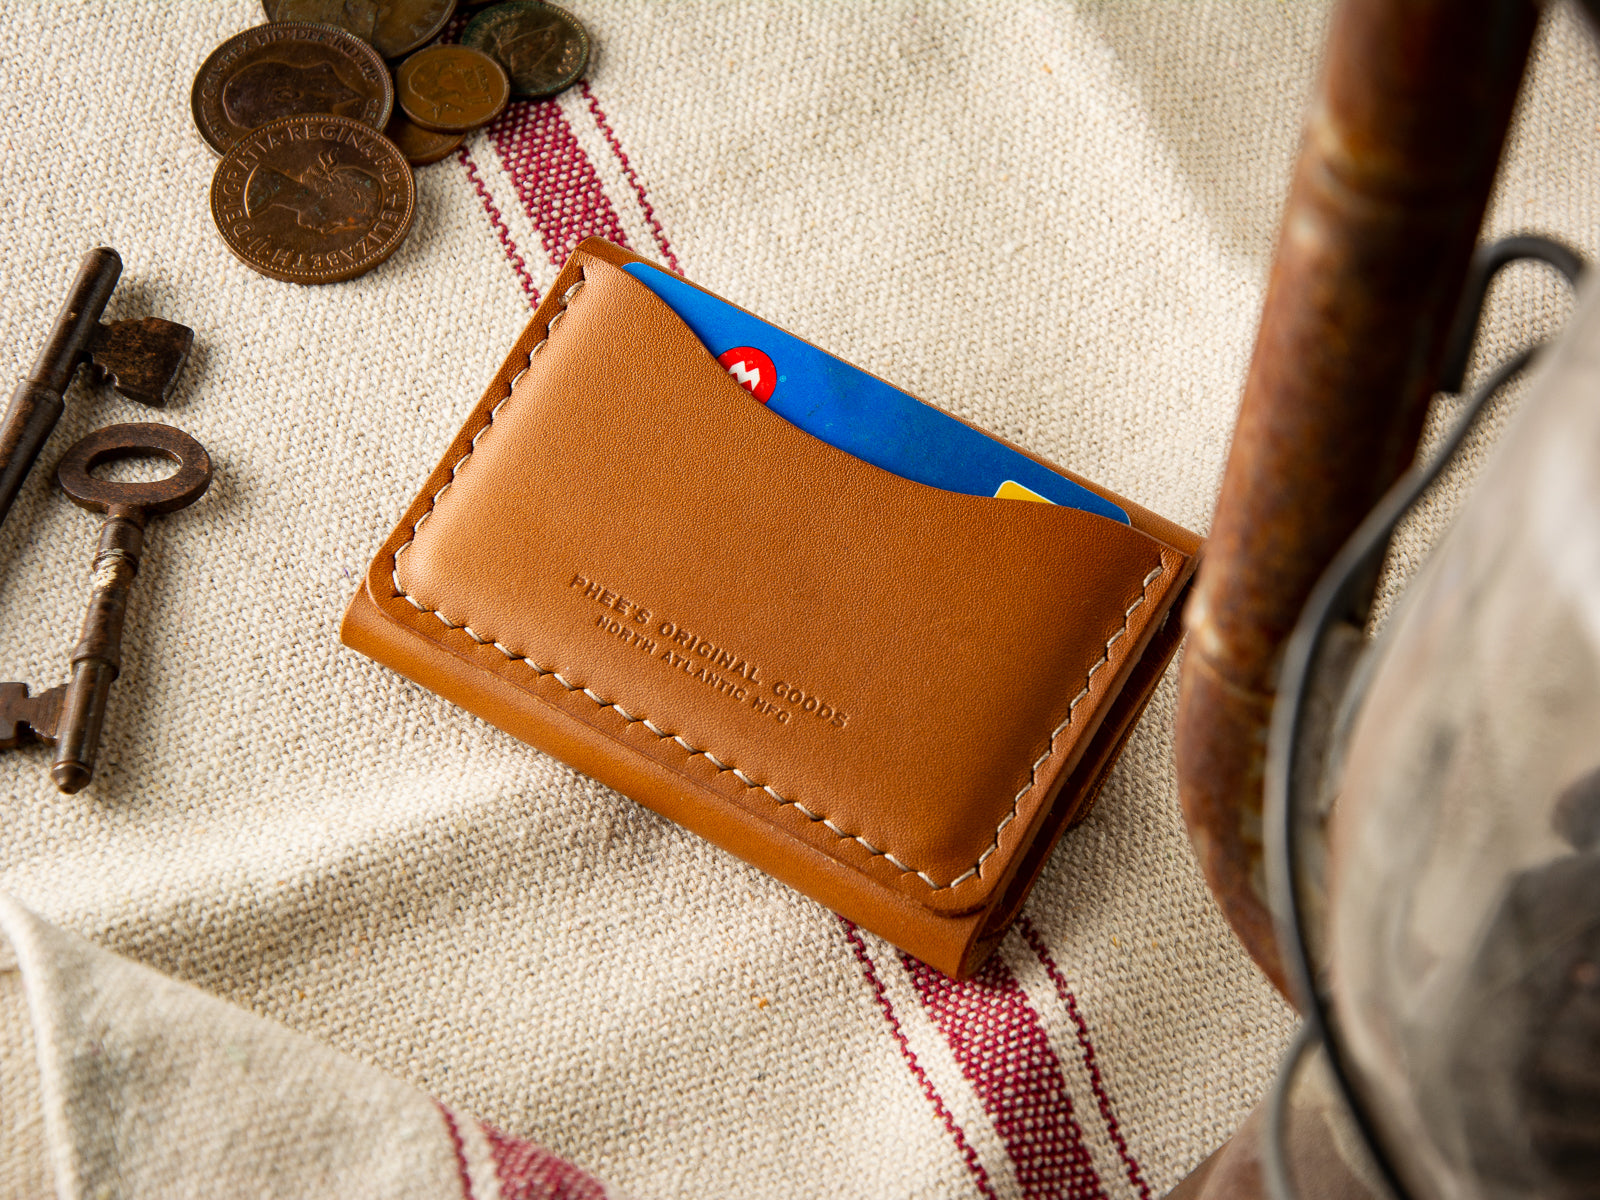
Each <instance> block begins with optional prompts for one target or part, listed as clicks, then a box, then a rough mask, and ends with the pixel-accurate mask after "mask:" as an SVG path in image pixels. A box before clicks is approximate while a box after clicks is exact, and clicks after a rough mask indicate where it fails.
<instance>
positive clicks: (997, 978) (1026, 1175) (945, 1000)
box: [901, 954, 1106, 1200]
mask: <svg viewBox="0 0 1600 1200" xmlns="http://www.w3.org/2000/svg"><path fill="white" fill-rule="evenodd" d="M901 962H902V963H903V964H904V965H905V969H906V973H907V974H908V975H910V976H911V982H912V983H913V984H914V985H915V986H916V989H917V995H918V996H919V997H920V998H921V1000H922V1006H923V1008H924V1009H925V1010H926V1011H927V1013H928V1016H929V1018H930V1019H931V1020H932V1021H933V1023H934V1025H935V1026H937V1027H938V1029H939V1032H940V1033H942V1034H943V1035H944V1038H945V1041H947V1042H948V1043H949V1044H950V1051H951V1053H952V1054H953V1055H955V1060H956V1062H957V1063H958V1064H959V1065H960V1067H961V1073H962V1074H963V1075H965V1076H966V1077H967V1081H968V1082H969V1083H971V1084H972V1088H973V1091H975V1092H977V1093H978V1098H979V1099H980V1100H981V1101H982V1102H983V1107H984V1110H985V1111H986V1112H987V1113H988V1114H989V1119H990V1120H991V1121H993V1122H994V1128H995V1132H996V1133H997V1134H999V1135H1000V1140H1001V1142H1002V1143H1004V1145H1005V1148H1006V1152H1007V1153H1008V1154H1010V1156H1011V1162H1012V1165H1013V1166H1014V1167H1015V1168H1016V1173H1017V1183H1018V1184H1019V1185H1020V1187H1021V1188H1022V1195H1023V1196H1024V1197H1028V1198H1030V1200H1031V1198H1033V1197H1038V1198H1040V1200H1043V1198H1044V1197H1051V1198H1056V1197H1068V1198H1070V1200H1091V1198H1094V1200H1104V1198H1105V1195H1106V1192H1105V1188H1104V1186H1103V1185H1102V1184H1101V1182H1100V1176H1099V1175H1097V1174H1096V1173H1095V1169H1094V1161H1093V1159H1092V1158H1091V1157H1090V1155H1089V1148H1088V1147H1087V1146H1085V1145H1084V1143H1083V1130H1082V1128H1080V1127H1079V1125H1078V1122H1077V1119H1076V1118H1075V1117H1074V1116H1073V1115H1072V1095H1071V1093H1070V1092H1068V1090H1067V1080H1066V1076H1064V1075H1063V1074H1062V1072H1061V1060H1060V1059H1058V1058H1057V1057H1056V1052H1055V1051H1054V1050H1052V1049H1051V1048H1050V1038H1049V1036H1048V1035H1047V1034H1046V1033H1045V1031H1044V1026H1043V1024H1041V1023H1040V1021H1039V1014H1038V1013H1036V1012H1034V1011H1033V1006H1032V1005H1031V1004H1029V1003H1028V997H1027V994H1026V993H1025V992H1024V991H1023V990H1022V985H1021V984H1020V983H1018V982H1017V979H1016V976H1014V975H1013V974H1012V973H1011V969H1010V968H1009V967H1007V966H1006V965H1005V963H1004V962H1003V961H1002V960H1001V959H1000V958H999V957H998V956H994V957H991V958H990V959H989V961H988V962H986V963H985V964H984V965H983V968H982V970H980V971H979V972H978V973H977V975H975V976H973V977H972V978H971V979H965V980H956V979H951V978H950V977H949V976H948V975H945V974H944V973H943V972H940V971H936V970H934V969H933V968H932V967H930V966H928V965H927V964H926V963H921V962H918V961H917V960H916V959H914V958H912V957H911V956H910V955H908V954H903V955H901Z"/></svg>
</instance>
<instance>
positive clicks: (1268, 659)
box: [1177, 0, 1537, 989]
mask: <svg viewBox="0 0 1600 1200" xmlns="http://www.w3.org/2000/svg"><path fill="white" fill-rule="evenodd" d="M1536 18H1537V9H1536V7H1535V5H1534V4H1532V3H1531V2H1530V0H1344V3H1343V4H1342V5H1341V6H1340V8H1339V10H1338V11H1337V13H1336V14H1335V16H1334V19H1333V24H1332V28H1331V33H1330V39H1329V44H1328V50H1327V60H1326V64H1325V67H1324V73H1323V77H1322V80H1321V83H1320V85H1319V88H1318V91H1317V94H1316V96H1315V98H1314V100H1313V103H1312V107H1311V110H1310V113H1309V115H1308V118H1307V125H1306V132H1305V143H1304V146H1303V149H1302V152H1301V156H1300V160H1299V163H1298V165H1297V167H1296V171H1295V177H1294V182H1293V185H1292V189H1291V192H1290V196H1289V201H1288V205H1287V208H1286V210H1285V213H1284V218H1283V225H1282V230H1281V234H1280V243H1279V247H1278V253H1277V258H1276V260H1275V262H1274V264H1273V269H1272V276H1271V279H1270V281H1269V284H1268V288H1267V296H1266V303H1265V309H1264V311H1263V314H1262V320H1261V327H1260V332H1259V334H1258V338H1257V342H1256V349H1255V354H1254V357H1253V359H1252V362H1251V366H1250V373H1249V377H1248V379H1247V381H1246V384H1245V391H1244V398H1243V402H1242V405H1241V408H1240V413H1239V420H1238V425H1237V429H1236V432H1235V440H1234V444H1233V448H1232V450H1231V452H1230V455H1229V459H1228V467H1227V472H1226V475H1225V477H1224V480H1223V484H1222V493H1221V496H1220V498H1219V500H1218V505H1217V512H1216V517H1215V520H1214V522H1213V524H1212V530H1211V539H1210V542H1209V544H1208V547H1207V550H1206V558H1205V560H1204V561H1203V562H1202V563H1201V566H1200V572H1199V576H1198V581H1197V583H1196V588H1195V596H1194V600H1193V601H1192V602H1191V604H1190V607H1189V610H1188V613H1187V615H1186V620H1187V624H1188V627H1189V630H1190V639H1189V646H1188V651H1187V654H1186V656H1185V660H1184V668H1183V676H1182V681H1181V684H1180V696H1179V712H1178V729H1177V739H1178V742H1177V755H1178V784H1179V795H1180V799H1181V802H1182V804H1183V809H1184V816H1185V819H1186V821H1187V822H1188V826H1189V832H1190V837H1191V839H1192V840H1193V842H1194V846H1195V852H1196V854H1197V855H1198V857H1199V859H1200V863H1201V866H1202V869H1203V870H1204V872H1205V876H1206V879H1207V882H1208V883H1209V884H1210V886H1211V889H1212V891H1213V893H1214V894H1215V895H1216V897H1217V900H1218V902H1219V904H1220V905H1221V906H1222V909H1223V911H1224V913H1225V914H1226V915H1227V917H1228V920H1229V921H1230V922H1231V923H1232V925H1233V927H1234V930H1235V931H1236V932H1237V933H1238V935H1239V937H1240V939H1241V940H1242V941H1243V942H1244V944H1245V946H1246V948H1247V949H1248V950H1249V951H1250V954H1251V955H1252V957H1254V958H1255V960H1256V961H1257V962H1258V963H1259V964H1260V965H1261V967H1262V969H1263V970H1264V971H1265V972H1266V973H1267V975H1268V976H1269V977H1270V978H1271V979H1272V980H1273V982H1274V983H1275V984H1277V985H1278V987H1279V988H1280V989H1286V982H1287V981H1286V977H1285V974H1284V969H1283V964H1282V961H1281V959H1280V957H1279V954H1278V951H1277V947H1276V945H1275V943H1274V940H1273V935H1272V925H1271V919H1270V916H1269V914H1268V907H1267V903H1266V895H1265V882H1264V873H1263V864H1262V844H1261V832H1260V831H1261V796H1262V779H1263V768H1264V755H1265V750H1266V729H1267V724H1268V721H1269V718H1270V713H1271V708H1272V702H1273V696H1274V687H1275V677H1276V673H1277V669H1278V666H1279V662H1280V659H1281V655H1282V649H1283V645H1284V642H1285V641H1286V639H1287V638H1288V636H1289V633H1290V630H1291V629H1292V628H1293V626H1294V622H1295V619H1296V617H1297V616H1298V614H1299V612H1300V610H1301V607H1302V606H1303V605H1304V603H1305V601H1306V598H1307V596H1308V595H1309V594H1310V591H1311V588H1312V586H1313V584H1314V583H1315V582H1316V580H1317V578H1318V576H1319V575H1320V574H1321V573H1322V571H1323V569H1324V567H1326V565H1327V564H1328V562H1329V561H1330V559H1331V558H1332V557H1333V555H1334V554H1335V552H1336V551H1337V550H1338V548H1339V547H1340V546H1341V545H1342V544H1343V543H1344V541H1345V539H1346V538H1347V537H1348V536H1349V535H1350V533H1351V532H1352V530H1353V529H1354V528H1355V526H1356V524H1357V522H1358V521H1359V520H1360V519H1361V516H1362V514H1364V513H1366V512H1367V511H1368V510H1369V509H1370V508H1371V507H1372V505H1373V503H1374V502H1375V501H1376V500H1377V498H1378V497H1379V496H1380V495H1382V494H1383V492H1384V490H1385V489H1386V488H1387V487H1388V486H1389V485H1390V484H1391V483H1392V482H1393V481H1394V480H1395V479H1396V477H1397V476H1398V475H1399V474H1400V473H1401V472H1402V471H1403V470H1404V469H1405V467H1406V465H1407V463H1408V462H1409V461H1410V460H1411V458H1412V456H1413V454H1414V453H1415V449H1416V444H1417V439H1418V437H1419V434H1420V431H1421V428H1422V420H1423V416H1424V411H1425V408H1426V404H1427V401H1428V398H1429V396H1430V395H1431V394H1432V392H1433V391H1434V389H1435V387H1436V385H1437V382H1438V379H1439V376H1440V367H1441V360H1442V357H1443V355H1444V352H1445V347H1446V341H1447V338H1448V335H1449V333H1450V331H1451V328H1452V325H1453V318H1454V317H1455V315H1456V312H1457V307H1458V302H1459V298H1460V296H1461V293H1462V285H1463V282H1464V281H1465V279H1466V277H1467V271H1468V264H1469V261H1470V259H1471V256H1472V251H1473V246H1474V243H1475V241H1476V238H1477V234H1478V228H1479V226H1480V224H1481V222H1482V218H1483V212H1484V208H1485V205H1486V203H1487V200H1488V195H1489V189H1490V185H1491V184H1492V182H1493V178H1494V172H1495V167H1496V164H1497V162H1498V160H1499V157H1500V147H1501V143H1502V141H1503V140H1504V137H1505V132H1506V129H1507V127H1508V125H1509V122H1510V118H1511V112H1512V107H1513V104H1514V102H1515V100H1516V94H1517V88H1518V85H1519V83H1520V81H1521V78H1522V73H1523V65H1524V62H1525V60H1526V57H1527V53H1528V49H1529V46H1530V44H1531V41H1532V37H1533V31H1534V26H1535V22H1536ZM1371 584H1372V581H1371V580H1367V581H1366V584H1365V592H1366V597H1367V598H1370V595H1371Z"/></svg>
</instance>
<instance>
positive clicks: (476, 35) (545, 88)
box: [461, 0, 589, 100]
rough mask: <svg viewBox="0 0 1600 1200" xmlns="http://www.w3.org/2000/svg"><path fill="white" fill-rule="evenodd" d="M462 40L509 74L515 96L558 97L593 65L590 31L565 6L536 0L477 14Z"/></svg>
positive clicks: (518, 0)
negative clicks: (590, 60)
mask: <svg viewBox="0 0 1600 1200" xmlns="http://www.w3.org/2000/svg"><path fill="white" fill-rule="evenodd" d="M461 44H462V45H463V46H470V47H472V48H473V49H474V50H482V51H483V52H484V53H485V54H487V55H488V56H489V57H490V58H492V59H494V60H495V61H496V62H498V63H499V64H500V65H501V66H502V67H504V68H505V69H506V74H507V75H509V76H511V94H512V95H513V96H520V97H522V98H523V99H525V100H538V99H541V98H543V97H545V96H554V95H555V94H556V93H557V92H559V91H561V90H563V89H564V88H568V87H571V86H572V85H573V84H574V83H575V82H577V79H578V76H580V75H582V74H583V70H584V68H585V67H587V66H588V65H589V35H588V34H587V33H586V32H584V28H583V26H582V25H580V24H578V22H577V21H576V20H575V19H573V17H572V16H571V14H569V13H568V12H567V11H566V10H565V9H561V8H557V7H556V6H555V5H554V4H541V3H539V2H538V0H509V3H506V4H496V5H495V6H494V7H493V8H486V9H484V10H483V11H482V12H481V13H479V14H478V15H477V16H475V17H473V18H472V20H471V21H470V22H469V23H468V25H467V27H466V28H465V29H463V30H462V31H461Z"/></svg>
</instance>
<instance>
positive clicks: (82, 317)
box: [0, 246, 194, 522]
mask: <svg viewBox="0 0 1600 1200" xmlns="http://www.w3.org/2000/svg"><path fill="white" fill-rule="evenodd" d="M121 274H122V259H121V258H120V257H118V255H117V252H116V251H115V250H112V249H111V248H110V247H108V246H101V247H99V248H97V249H94V250H91V251H89V253H88V254H86V255H84V256H83V262H82V263H81V264H80V265H79V267H78V275H77V278H76V279H74V280H73V281H72V289H71V291H69V292H68V293H67V301H66V303H65V304H64V305H62V308H61V312H60V314H59V315H58V316H57V317H56V323H55V326H54V327H53V328H52V329H51V330H50V337H49V338H48V339H47V340H46V342H45V344H44V349H43V350H41V351H40V352H39V357H38V359H37V361H35V362H34V364H33V370H32V371H31V372H29V374H28V377H27V379H25V380H23V381H22V382H21V383H19V384H18V385H17V389H16V391H14V392H13V393H12V394H11V403H10V405H9V406H8V407H7V408H6V412H5V416H4V417H3V418H0V522H4V521H5V519H6V514H7V513H8V512H10V511H11V502H12V501H13V500H14V499H16V495H17V492H18V490H19V489H20V488H21V487H22V481H23V480H24V479H26V478H27V476H28V472H29V471H30V470H32V469H33V464H34V461H35V460H36V459H37V458H38V457H39V451H40V450H42V449H43V448H44V444H45V441H46V439H48V438H49V436H50V432H51V430H53V429H54V428H55V427H56V422H57V421H58V420H60V419H61V413H62V409H63V404H62V401H61V396H62V393H63V392H65V391H66V390H67V385H68V384H70V383H71V382H72V376H73V374H74V373H75V372H76V371H77V369H78V368H79V367H80V366H81V365H83V364H84V363H86V362H87V363H89V364H91V368H92V370H93V373H94V375H95V377H96V378H97V379H102V380H107V381H109V382H110V383H111V386H112V387H113V388H115V389H116V390H117V391H118V392H120V393H121V394H122V395H124V396H127V397H128V398H129V399H130V400H137V401H139V402H140V403H141V404H149V405H152V406H155V407H160V406H162V405H164V404H165V403H166V402H167V399H168V398H169V397H170V396H171V394H172V388H173V385H174V384H175V383H176V382H177V378H178V372H179V371H181V370H182V369H183V364H184V362H185V361H187V359H188V357H189V350H190V347H191V346H192V345H193V344H194V330H192V329H190V328H189V327H188V326H187V325H179V324H177V323H176V322H173V321H166V320H162V319H161V318H160V317H145V318H143V319H141V320H136V321H113V322H111V323H110V324H102V323H101V321H100V314H101V313H103V312H105V308H106V302H107V301H109V300H110V299H111V293H112V291H113V290H114V289H115V288H116V286H117V279H118V278H119V277H120V276H121Z"/></svg>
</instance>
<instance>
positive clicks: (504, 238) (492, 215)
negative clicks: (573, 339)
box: [456, 143, 539, 308]
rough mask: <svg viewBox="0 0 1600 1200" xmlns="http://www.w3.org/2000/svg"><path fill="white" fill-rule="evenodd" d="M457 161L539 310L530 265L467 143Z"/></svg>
mask: <svg viewBox="0 0 1600 1200" xmlns="http://www.w3.org/2000/svg"><path fill="white" fill-rule="evenodd" d="M456 159H457V161H458V162H460V163H461V165H462V166H463V167H465V168H466V169H467V180H468V181H469V182H470V183H471V184H472V190H473V191H475V192H477V193H478V199H479V200H481V201H482V202H483V211H484V212H486V213H488V214H489V224H491V225H493V226H494V232H495V236H496V237H498V238H499V239H500V245H501V247H502V248H503V249H504V250H505V252H506V257H507V258H508V259H510V260H511V269H512V270H513V271H515V272H516V273H517V278H518V279H520V280H521V281H522V290H523V291H524V292H526V293H527V294H528V299H529V301H531V302H532V304H533V307H535V308H538V307H539V289H538V288H537V287H535V286H534V284H533V276H532V275H530V274H528V264H527V263H526V262H525V261H524V260H523V257H522V253H521V251H519V250H518V249H517V246H516V243H515V242H513V241H512V240H511V230H510V229H509V228H507V226H506V219H505V217H503V216H501V215H500V208H499V206H498V205H497V204H495V202H494V197H492V196H490V195H489V189H488V188H487V187H485V186H484V182H483V176H481V175H479V174H478V164H477V163H475V162H473V161H472V154H471V153H470V152H469V151H468V150H467V147H466V144H465V143H462V146H461V149H460V150H459V151H457V152H456Z"/></svg>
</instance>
